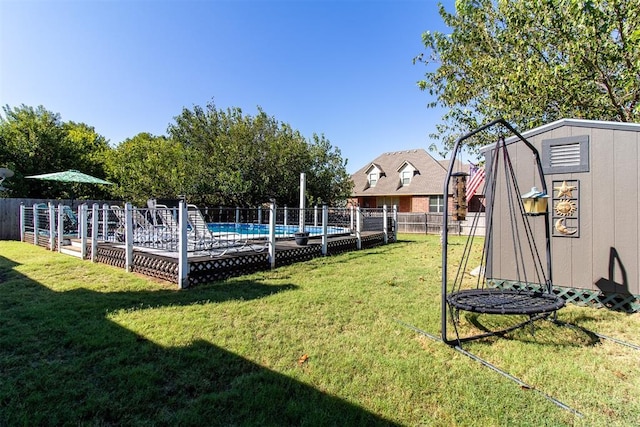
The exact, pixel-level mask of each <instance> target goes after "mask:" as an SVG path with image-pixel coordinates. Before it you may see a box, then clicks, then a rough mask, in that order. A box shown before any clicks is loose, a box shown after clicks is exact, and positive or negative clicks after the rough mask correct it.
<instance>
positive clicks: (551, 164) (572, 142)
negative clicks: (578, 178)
mask: <svg viewBox="0 0 640 427" xmlns="http://www.w3.org/2000/svg"><path fill="white" fill-rule="evenodd" d="M542 170H543V172H544V173H547V174H556V173H575V172H589V136H588V135H581V136H571V137H568V138H556V139H544V140H542Z"/></svg>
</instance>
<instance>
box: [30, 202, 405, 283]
mask: <svg viewBox="0 0 640 427" xmlns="http://www.w3.org/2000/svg"><path fill="white" fill-rule="evenodd" d="M234 211H235V212H234V217H233V218H234V219H235V220H236V221H239V222H224V223H220V222H218V223H209V222H208V220H210V218H205V216H203V214H202V212H201V211H200V210H199V209H198V208H197V207H196V206H193V205H186V204H185V203H184V202H180V204H179V206H178V207H177V208H168V207H166V206H162V205H156V206H153V207H151V208H136V207H133V206H132V205H131V204H129V203H127V204H125V206H124V208H122V207H120V206H116V205H111V206H110V205H108V204H103V205H102V206H100V205H98V204H93V205H92V206H91V207H89V206H88V205H86V204H85V205H81V206H79V207H78V210H77V211H72V210H71V208H70V207H68V206H65V205H62V204H58V205H54V204H52V203H49V204H44V203H37V204H34V205H33V206H30V207H27V206H24V205H21V206H20V222H19V230H20V240H21V241H27V240H30V239H32V240H33V243H34V244H36V245H40V246H47V247H48V248H49V249H51V250H56V249H57V250H58V251H62V250H63V248H64V247H65V246H69V245H71V241H72V239H74V240H76V239H77V240H79V241H80V244H79V247H80V248H81V251H82V252H81V254H80V257H81V258H83V259H84V258H86V256H87V252H89V248H90V254H91V259H92V260H93V261H95V260H96V257H97V248H98V243H99V242H113V243H115V244H122V245H123V247H125V248H126V255H125V268H126V269H127V270H131V266H132V263H133V249H134V247H135V248H136V249H140V250H146V251H150V252H158V251H160V252H164V253H167V252H172V253H174V255H173V256H174V257H177V258H178V261H179V262H178V265H179V267H178V270H179V278H178V283H180V284H182V285H184V286H186V280H187V270H188V260H187V257H188V255H189V254H196V255H203V254H205V255H209V256H221V255H224V254H227V253H230V252H236V251H246V250H248V251H253V252H261V251H263V250H266V251H268V253H269V259H270V263H271V266H272V267H274V266H275V244H276V241H278V240H283V239H296V243H298V244H300V245H306V243H307V240H308V238H309V237H318V238H320V239H321V243H322V254H323V255H326V254H327V253H328V252H327V245H328V237H329V236H336V235H355V236H356V240H357V248H358V249H360V248H361V246H362V240H361V237H362V233H364V232H366V231H380V232H382V233H383V235H384V243H387V242H388V241H389V240H397V236H396V235H395V233H396V232H397V227H395V225H394V224H395V223H396V222H397V211H396V209H395V207H394V208H393V209H392V210H388V209H387V208H386V207H384V208H382V209H359V208H351V209H335V208H331V209H330V208H329V207H327V206H323V207H321V208H311V209H304V210H302V209H290V208H282V209H277V208H276V205H275V204H274V203H272V204H271V205H269V206H267V207H260V208H256V209H255V211H254V210H245V212H242V211H241V210H239V209H236V210H234ZM218 213H222V211H221V210H218ZM229 215H231V212H226V213H225V218H231V217H230V216H229ZM221 217H222V216H221ZM221 217H220V218H221ZM243 220H244V221H247V220H251V221H252V222H242V221H243ZM299 233H303V234H302V235H299ZM391 233H393V234H394V235H393V236H390V234H391Z"/></svg>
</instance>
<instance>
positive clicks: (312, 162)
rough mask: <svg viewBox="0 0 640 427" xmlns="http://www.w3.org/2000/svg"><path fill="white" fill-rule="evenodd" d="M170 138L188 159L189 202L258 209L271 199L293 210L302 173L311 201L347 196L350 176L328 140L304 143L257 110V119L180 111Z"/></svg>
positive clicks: (238, 113) (236, 112) (210, 108)
mask: <svg viewBox="0 0 640 427" xmlns="http://www.w3.org/2000/svg"><path fill="white" fill-rule="evenodd" d="M169 134H170V135H171V137H172V139H174V140H175V141H176V142H178V143H180V144H182V146H183V147H184V149H185V152H186V153H187V156H188V157H189V159H190V165H189V169H190V171H191V172H192V174H193V181H192V182H191V185H190V186H189V189H188V191H187V193H186V194H187V196H188V198H189V200H193V201H198V202H201V203H206V204H219V205H228V206H256V205H258V204H260V203H264V202H267V201H269V200H270V199H275V200H276V201H277V202H278V204H280V205H289V206H296V205H297V204H298V197H299V191H298V189H299V183H300V173H301V172H305V173H307V182H312V183H314V185H311V186H309V187H308V193H309V196H310V199H311V200H327V201H329V200H336V199H338V198H340V197H347V196H348V192H347V193H344V192H342V193H341V191H343V189H344V188H346V187H348V185H349V184H348V183H349V182H350V181H349V176H348V174H347V173H346V169H345V162H343V161H342V159H341V157H340V151H339V150H337V149H334V148H333V147H332V146H331V144H330V143H329V141H328V140H326V139H325V138H324V136H323V137H321V138H319V137H316V136H314V141H312V142H309V141H307V140H306V139H305V138H304V137H303V136H302V135H301V134H300V132H298V131H297V130H294V129H293V128H291V126H290V125H288V124H286V123H282V122H279V121H277V120H276V119H275V118H274V117H272V116H269V115H267V114H266V113H265V112H264V111H262V109H258V114H257V115H256V116H250V115H245V114H243V112H242V110H241V109H239V108H230V109H227V110H219V109H217V108H216V106H215V104H214V103H213V102H211V103H209V104H207V106H206V107H205V108H202V107H200V106H196V107H194V108H193V110H189V109H187V108H185V109H183V111H182V113H181V114H180V115H179V116H177V117H176V118H175V123H173V124H171V125H170V126H169Z"/></svg>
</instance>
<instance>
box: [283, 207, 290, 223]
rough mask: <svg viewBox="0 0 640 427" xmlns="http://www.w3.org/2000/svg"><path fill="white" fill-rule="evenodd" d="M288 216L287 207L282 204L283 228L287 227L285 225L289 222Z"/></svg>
mask: <svg viewBox="0 0 640 427" xmlns="http://www.w3.org/2000/svg"><path fill="white" fill-rule="evenodd" d="M288 217H289V209H288V208H287V205H284V221H283V223H284V228H285V229H286V228H287V225H288V224H289V221H288Z"/></svg>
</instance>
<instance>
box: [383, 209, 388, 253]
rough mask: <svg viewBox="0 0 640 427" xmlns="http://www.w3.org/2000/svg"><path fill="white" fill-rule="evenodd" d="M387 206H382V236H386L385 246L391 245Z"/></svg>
mask: <svg viewBox="0 0 640 427" xmlns="http://www.w3.org/2000/svg"><path fill="white" fill-rule="evenodd" d="M387 217H388V215H387V205H382V234H383V235H384V244H385V245H386V244H387V243H389V226H388V224H387Z"/></svg>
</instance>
